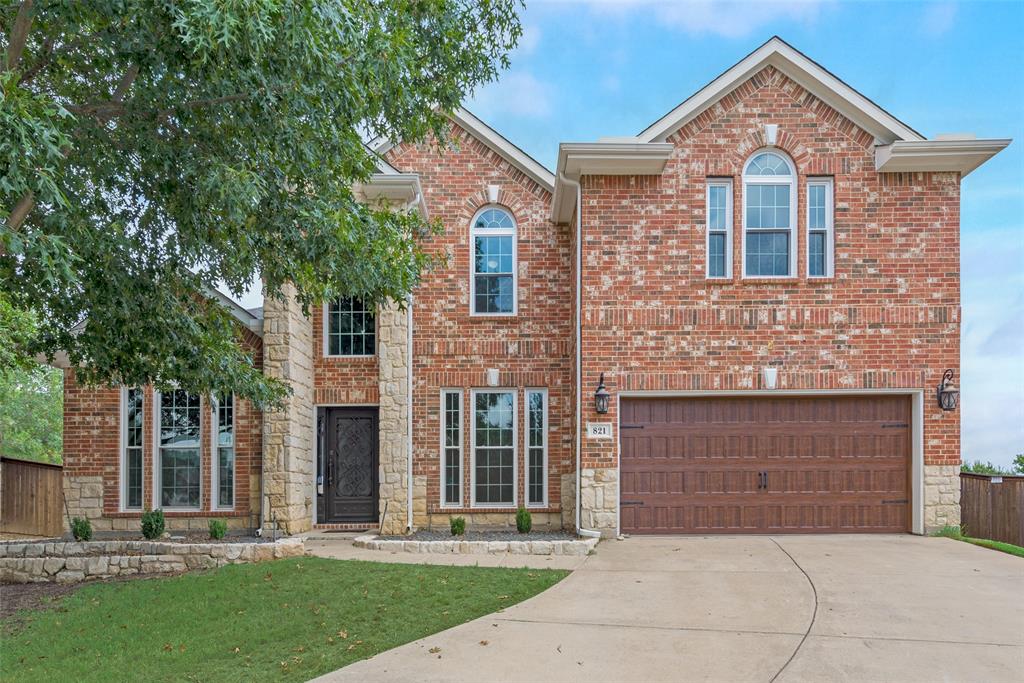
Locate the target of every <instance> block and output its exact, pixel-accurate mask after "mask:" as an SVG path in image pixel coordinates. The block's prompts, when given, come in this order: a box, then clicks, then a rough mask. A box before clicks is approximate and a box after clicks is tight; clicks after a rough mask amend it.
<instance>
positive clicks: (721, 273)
mask: <svg viewBox="0 0 1024 683" xmlns="http://www.w3.org/2000/svg"><path fill="white" fill-rule="evenodd" d="M707 190H708V192H707V207H706V211H707V250H708V257H707V276H708V277H709V278H728V277H732V239H731V238H730V237H731V235H732V181H731V180H728V179H721V178H714V179H712V178H709V179H708V185H707Z"/></svg>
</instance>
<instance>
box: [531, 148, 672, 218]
mask: <svg viewBox="0 0 1024 683" xmlns="http://www.w3.org/2000/svg"><path fill="white" fill-rule="evenodd" d="M621 140H622V141H618V142H563V143H562V144H561V145H559V146H558V172H559V174H563V175H565V176H566V177H570V178H574V179H578V178H580V177H581V176H585V175H661V172H662V171H664V170H665V164H666V163H667V162H668V160H669V157H671V156H672V152H673V150H674V149H675V148H674V146H673V145H672V143H669V142H640V141H638V140H636V139H635V138H633V139H626V138H623V139H621ZM564 188H565V184H564V183H562V182H561V181H559V182H557V183H555V191H554V197H553V199H552V202H551V220H552V221H554V222H555V223H566V222H568V221H569V219H570V218H572V211H573V208H574V207H573V205H574V203H575V200H576V195H575V194H574V193H571V192H566V191H565V189H564Z"/></svg>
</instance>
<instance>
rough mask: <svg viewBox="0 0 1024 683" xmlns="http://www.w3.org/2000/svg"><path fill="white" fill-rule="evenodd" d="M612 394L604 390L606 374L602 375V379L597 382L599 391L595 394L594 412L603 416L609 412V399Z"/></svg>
mask: <svg viewBox="0 0 1024 683" xmlns="http://www.w3.org/2000/svg"><path fill="white" fill-rule="evenodd" d="M611 396H612V395H611V394H609V393H608V390H607V389H605V388H604V373H603V372H602V373H601V379H600V380H598V382H597V391H595V392H594V410H596V411H597V412H598V413H600V414H601V415H604V414H605V413H607V412H608V399H610V398H611Z"/></svg>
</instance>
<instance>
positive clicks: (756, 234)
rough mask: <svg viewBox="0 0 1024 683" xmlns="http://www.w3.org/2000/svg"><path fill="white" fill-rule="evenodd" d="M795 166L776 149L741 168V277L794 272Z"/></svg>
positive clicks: (783, 275)
mask: <svg viewBox="0 0 1024 683" xmlns="http://www.w3.org/2000/svg"><path fill="white" fill-rule="evenodd" d="M795 224H796V169H795V168H794V167H793V164H792V163H791V162H790V161H789V159H788V158H786V157H785V156H783V155H782V154H781V153H779V152H775V151H762V152H758V153H756V154H755V155H754V156H753V157H751V159H750V161H748V162H747V165H746V167H744V169H743V276H744V277H793V276H794V275H796V230H795V229H794V225H795Z"/></svg>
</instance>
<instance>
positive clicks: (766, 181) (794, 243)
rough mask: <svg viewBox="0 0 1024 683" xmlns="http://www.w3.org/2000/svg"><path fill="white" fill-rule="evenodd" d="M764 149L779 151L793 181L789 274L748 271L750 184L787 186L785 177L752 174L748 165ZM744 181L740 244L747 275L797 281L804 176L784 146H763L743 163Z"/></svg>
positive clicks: (744, 276) (790, 202)
mask: <svg viewBox="0 0 1024 683" xmlns="http://www.w3.org/2000/svg"><path fill="white" fill-rule="evenodd" d="M764 152H772V153H774V154H777V155H778V156H779V157H781V158H782V160H783V161H785V162H786V165H787V166H789V173H790V180H789V274H788V275H748V274H747V185H783V184H785V181H784V180H783V176H748V175H747V167H748V166H750V162H751V161H753V159H754V157H756V156H757V155H758V154H762V153H764ZM741 182H742V183H743V207H742V208H743V215H742V216H740V231H741V234H740V245H741V251H742V255H741V257H740V258H742V259H743V263H742V268H743V271H742V272H743V278H744V279H751V280H793V279H796V278H798V277H799V273H798V272H797V257H796V255H797V254H798V253H800V252H799V251H798V249H799V241H800V240H799V234H800V230H799V224H800V220H799V215H798V214H797V194H798V193H799V191H800V177H799V176H798V175H797V172H796V165H795V164H794V163H793V160H792V159H790V158H789V155H788V154H786V153H785V152H783V151H782V150H781V149H778V148H776V147H762V148H761V149H759V150H757V151H755V152H754V153H753V154H751V155H750V156H749V157H747V160H746V162H744V164H743V177H742V178H741ZM782 229H783V228H752V231H753V232H760V231H768V232H771V231H777V230H782Z"/></svg>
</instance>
